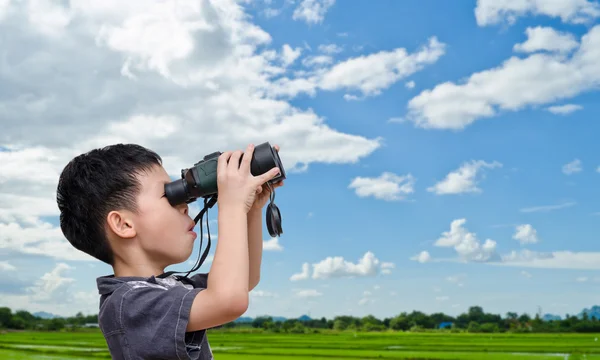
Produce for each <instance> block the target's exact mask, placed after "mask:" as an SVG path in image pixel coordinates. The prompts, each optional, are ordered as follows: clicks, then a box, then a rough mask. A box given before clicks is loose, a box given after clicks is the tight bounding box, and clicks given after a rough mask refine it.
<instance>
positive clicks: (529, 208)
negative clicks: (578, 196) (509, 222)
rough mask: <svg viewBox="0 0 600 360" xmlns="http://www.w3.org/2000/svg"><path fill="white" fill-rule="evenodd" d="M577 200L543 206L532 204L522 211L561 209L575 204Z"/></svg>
mask: <svg viewBox="0 0 600 360" xmlns="http://www.w3.org/2000/svg"><path fill="white" fill-rule="evenodd" d="M575 204H576V203H575V202H566V203H562V204H558V205H541V206H531V207H527V208H523V209H521V210H520V211H521V212H524V213H532V212H548V211H553V210H560V209H564V208H568V207H571V206H574V205H575Z"/></svg>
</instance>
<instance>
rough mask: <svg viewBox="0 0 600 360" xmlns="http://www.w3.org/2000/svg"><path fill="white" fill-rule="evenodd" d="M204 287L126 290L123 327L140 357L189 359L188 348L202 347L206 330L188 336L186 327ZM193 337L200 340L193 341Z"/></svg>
mask: <svg viewBox="0 0 600 360" xmlns="http://www.w3.org/2000/svg"><path fill="white" fill-rule="evenodd" d="M202 290H203V289H199V288H195V289H188V288H185V287H183V286H175V287H172V288H167V287H163V286H160V285H155V284H148V285H141V286H132V287H131V288H130V289H128V290H127V291H126V292H125V293H124V295H123V298H122V305H121V311H120V319H121V327H122V329H123V330H124V332H125V334H124V335H125V341H126V342H127V347H128V348H129V351H130V352H131V353H132V354H136V356H135V358H136V359H137V358H139V359H189V358H190V357H189V356H188V350H189V351H197V350H198V349H197V347H198V344H199V340H201V339H202V336H204V330H202V331H198V332H194V333H189V334H187V335H190V334H192V335H193V337H190V336H187V337H186V327H187V324H188V321H189V317H190V310H191V308H192V303H193V301H194V298H195V297H196V295H197V294H198V293H199V292H200V291H202ZM191 338H194V340H196V341H193V343H190V339H191Z"/></svg>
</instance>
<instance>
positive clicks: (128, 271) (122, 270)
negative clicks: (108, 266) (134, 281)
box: [113, 261, 165, 277]
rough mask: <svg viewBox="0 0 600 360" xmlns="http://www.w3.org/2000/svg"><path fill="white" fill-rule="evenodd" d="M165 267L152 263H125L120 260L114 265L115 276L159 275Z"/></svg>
mask: <svg viewBox="0 0 600 360" xmlns="http://www.w3.org/2000/svg"><path fill="white" fill-rule="evenodd" d="M164 269H165V268H164V267H163V266H160V265H156V264H150V263H140V264H125V263H122V262H120V261H115V264H114V265H113V271H114V274H115V277H125V276H138V277H150V276H153V275H154V276H158V275H160V274H162V273H164V271H165V270H164Z"/></svg>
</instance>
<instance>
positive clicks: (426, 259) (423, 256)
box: [410, 250, 431, 263]
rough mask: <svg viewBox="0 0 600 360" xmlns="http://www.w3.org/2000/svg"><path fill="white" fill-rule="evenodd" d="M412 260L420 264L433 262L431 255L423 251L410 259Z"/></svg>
mask: <svg viewBox="0 0 600 360" xmlns="http://www.w3.org/2000/svg"><path fill="white" fill-rule="evenodd" d="M410 259H411V260H415V261H418V262H420V263H426V262H429V261H430V260H431V255H429V252H428V251H425V250H424V251H421V252H420V253H419V254H418V255H415V256H413V257H411V258H410Z"/></svg>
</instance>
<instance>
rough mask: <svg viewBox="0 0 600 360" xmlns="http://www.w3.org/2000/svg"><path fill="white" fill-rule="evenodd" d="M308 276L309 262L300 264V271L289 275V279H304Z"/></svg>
mask: <svg viewBox="0 0 600 360" xmlns="http://www.w3.org/2000/svg"><path fill="white" fill-rule="evenodd" d="M309 277H310V264H309V263H304V264H302V272H301V273H298V274H293V275H292V276H291V277H290V281H299V280H306V279H308V278H309Z"/></svg>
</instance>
